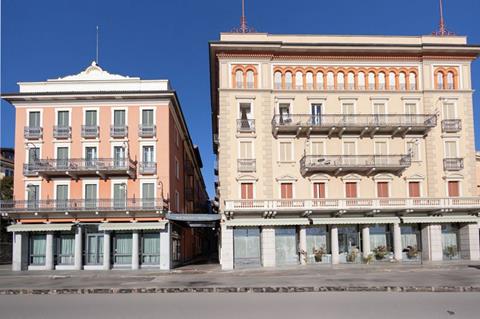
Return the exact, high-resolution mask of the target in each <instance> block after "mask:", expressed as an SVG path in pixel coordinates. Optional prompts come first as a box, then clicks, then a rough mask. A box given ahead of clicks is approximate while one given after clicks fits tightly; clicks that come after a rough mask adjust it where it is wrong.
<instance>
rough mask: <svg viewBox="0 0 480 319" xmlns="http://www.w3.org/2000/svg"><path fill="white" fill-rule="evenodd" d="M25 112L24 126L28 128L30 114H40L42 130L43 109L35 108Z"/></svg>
mask: <svg viewBox="0 0 480 319" xmlns="http://www.w3.org/2000/svg"><path fill="white" fill-rule="evenodd" d="M15 107H17V104H15ZM25 112H26V114H27V117H26V119H25V120H26V123H25V126H30V112H40V127H42V128H43V126H44V125H43V108H35V107H32V108H27V109H26V110H25ZM42 139H43V137H42Z"/></svg>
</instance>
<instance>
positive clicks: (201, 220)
mask: <svg viewBox="0 0 480 319" xmlns="http://www.w3.org/2000/svg"><path fill="white" fill-rule="evenodd" d="M167 219H168V220H171V221H176V222H183V223H186V224H187V225H188V226H189V227H215V226H216V225H217V221H219V220H220V214H179V213H168V214H167Z"/></svg>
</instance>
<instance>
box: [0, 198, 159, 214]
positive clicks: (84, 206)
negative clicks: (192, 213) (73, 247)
mask: <svg viewBox="0 0 480 319" xmlns="http://www.w3.org/2000/svg"><path fill="white" fill-rule="evenodd" d="M166 208H167V205H166V203H165V201H164V200H163V199H162V198H148V199H145V198H127V199H67V200H48V199H47V200H37V201H29V200H23V201H18V200H17V201H16V200H6V201H0V209H1V210H2V211H5V212H17V213H23V212H66V211H88V212H90V211H103V212H115V211H125V210H128V211H148V210H163V209H166Z"/></svg>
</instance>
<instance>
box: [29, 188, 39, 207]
mask: <svg viewBox="0 0 480 319" xmlns="http://www.w3.org/2000/svg"><path fill="white" fill-rule="evenodd" d="M39 200H40V192H39V186H38V185H32V184H29V185H27V207H28V208H30V209H35V208H38V201H39Z"/></svg>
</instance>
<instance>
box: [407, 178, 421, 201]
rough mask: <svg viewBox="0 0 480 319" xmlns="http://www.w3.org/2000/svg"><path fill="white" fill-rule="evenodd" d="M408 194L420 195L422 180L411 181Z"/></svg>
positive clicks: (412, 195)
mask: <svg viewBox="0 0 480 319" xmlns="http://www.w3.org/2000/svg"><path fill="white" fill-rule="evenodd" d="M408 196H410V197H420V182H409V183H408Z"/></svg>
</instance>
